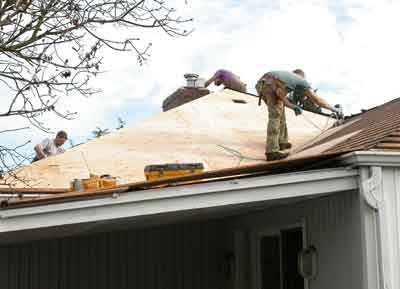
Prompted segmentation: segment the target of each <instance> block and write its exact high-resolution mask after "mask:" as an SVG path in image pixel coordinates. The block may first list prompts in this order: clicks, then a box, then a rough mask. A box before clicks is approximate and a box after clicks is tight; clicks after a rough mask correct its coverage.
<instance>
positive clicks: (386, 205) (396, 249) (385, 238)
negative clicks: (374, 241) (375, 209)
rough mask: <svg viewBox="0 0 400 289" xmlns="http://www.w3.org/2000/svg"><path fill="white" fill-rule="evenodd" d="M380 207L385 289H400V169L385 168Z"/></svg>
mask: <svg viewBox="0 0 400 289" xmlns="http://www.w3.org/2000/svg"><path fill="white" fill-rule="evenodd" d="M382 177H383V179H382V185H383V187H382V197H381V204H380V207H379V215H380V218H381V220H380V222H381V230H380V231H381V238H382V244H381V248H382V260H383V267H382V271H383V272H382V273H383V276H384V280H383V281H384V288H388V289H395V288H400V169H399V168H395V167H392V168H390V167H385V168H383V174H382Z"/></svg>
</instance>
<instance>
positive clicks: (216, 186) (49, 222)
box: [0, 168, 358, 232]
mask: <svg viewBox="0 0 400 289" xmlns="http://www.w3.org/2000/svg"><path fill="white" fill-rule="evenodd" d="M357 176H358V170H350V169H345V168H335V169H325V170H315V171H307V172H296V173H289V174H279V175H269V176H262V177H253V178H244V179H237V180H230V181H219V182H212V183H205V184H196V185H186V186H181V187H170V188H162V189H153V190H147V191H140V192H130V193H125V194H121V195H119V196H117V197H106V198H101V199H93V200H86V201H74V202H64V203H59V204H47V205H41V206H36V207H27V208H15V209H7V210H1V211H0V232H9V231H18V230H26V229H34V228H44V227H52V226H60V225H69V224H78V223H86V222H97V221H103V220H112V219H120V218H132V217H138V216H149V215H156V214H161V213H171V212H178V211H187V210H197V209H205V208H216V207H224V206H231V205H239V204H250V203H253V202H262V201H268V200H276V199H285V198H294V197H307V196H308V197H310V196H315V195H321V194H329V193H335V192H341V191H348V190H355V189H358V182H357Z"/></svg>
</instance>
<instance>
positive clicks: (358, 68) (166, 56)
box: [0, 0, 400, 138]
mask: <svg viewBox="0 0 400 289" xmlns="http://www.w3.org/2000/svg"><path fill="white" fill-rule="evenodd" d="M171 2H172V1H171ZM175 2H176V3H177V5H176V6H177V8H178V9H180V11H181V12H182V13H183V14H184V15H187V16H193V17H194V18H195V21H194V23H193V24H194V26H195V28H196V30H195V32H194V33H193V34H192V35H190V36H189V37H186V38H180V39H179V38H178V39H176V38H168V37H167V36H165V35H164V34H163V33H161V32H156V31H152V32H150V33H145V34H143V35H140V36H141V38H142V39H143V40H144V41H151V42H153V47H152V49H151V55H152V56H151V61H150V62H149V64H148V65H145V66H142V67H139V66H138V64H137V62H136V60H135V57H134V55H132V54H118V53H114V52H110V51H108V52H107V53H106V55H105V56H106V61H105V66H106V69H107V70H108V71H109V72H108V73H106V74H104V75H102V76H99V77H98V79H97V80H96V81H95V82H94V84H95V85H97V86H98V87H100V88H101V89H102V90H103V92H102V93H101V94H99V95H97V96H94V97H92V98H89V99H86V98H82V97H69V98H64V99H63V105H64V106H65V107H68V108H69V109H70V110H72V111H77V112H78V113H79V115H78V117H77V119H76V120H75V121H71V122H65V121H62V120H57V118H53V117H50V118H49V120H50V121H49V123H51V125H52V127H53V129H54V130H57V129H58V128H66V129H67V130H69V131H72V132H73V134H75V135H77V136H81V137H82V136H83V135H85V134H86V135H87V134H88V133H89V131H90V130H91V129H93V128H95V126H96V125H100V126H103V127H107V126H109V125H110V123H109V122H110V118H112V117H110V116H115V119H116V118H117V116H118V112H119V111H120V110H126V109H132V113H135V111H136V110H140V107H133V106H132V103H134V101H135V100H142V101H143V100H145V101H148V102H149V103H152V104H153V105H154V106H157V107H160V105H161V102H162V100H163V99H164V98H165V97H166V96H168V95H169V94H170V93H172V92H173V91H174V90H175V89H176V88H178V87H179V86H180V85H182V84H183V83H184V79H183V74H184V73H186V72H197V73H200V74H202V76H204V77H207V76H210V75H211V74H212V73H213V72H214V71H215V70H216V69H218V68H222V67H223V68H227V69H231V70H232V71H234V72H235V73H237V74H239V75H240V76H241V78H242V79H243V80H245V81H246V82H247V83H248V87H249V88H250V89H252V88H253V87H254V85H255V83H256V81H257V80H258V78H259V77H260V76H261V75H262V74H263V73H265V72H267V71H268V70H277V69H294V68H297V67H300V68H303V69H304V70H305V71H306V73H307V76H308V78H309V80H310V81H311V82H312V83H313V85H314V86H315V87H316V88H320V90H319V92H320V94H321V96H322V97H325V98H326V99H327V100H328V101H329V102H331V103H332V104H335V103H341V104H343V105H344V107H345V109H347V112H357V111H359V110H360V109H361V108H368V107H371V106H375V105H378V104H381V103H383V102H385V101H389V100H391V99H393V98H396V97H397V91H398V88H397V74H398V72H397V71H398V68H399V66H400V58H399V57H398V53H399V51H400V38H399V37H397V30H398V27H400V18H399V17H398V15H399V12H400V3H398V2H397V3H395V1H384V0H362V1H361V0H341V1H334V0H320V1H317V0H315V1H313V0H307V1H305V0H303V1H299V0H296V1H295V0H275V1H265V0H248V1H234V0H221V1H209V0H208V1H189V5H183V1H181V0H179V1H178V0H176V1H175ZM119 33H123V32H121V31H120V32H119ZM131 106H132V107H131ZM0 125H1V123H0ZM39 136H42V135H40V134H39V135H37V138H38V137H39Z"/></svg>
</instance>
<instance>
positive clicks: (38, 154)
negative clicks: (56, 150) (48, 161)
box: [34, 145, 46, 160]
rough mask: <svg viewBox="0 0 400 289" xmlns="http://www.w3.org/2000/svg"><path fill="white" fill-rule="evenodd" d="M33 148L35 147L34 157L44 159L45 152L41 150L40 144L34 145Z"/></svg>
mask: <svg viewBox="0 0 400 289" xmlns="http://www.w3.org/2000/svg"><path fill="white" fill-rule="evenodd" d="M34 149H35V152H36V157H37V158H38V159H39V160H41V159H44V158H45V157H46V155H45V153H44V151H43V149H42V147H41V146H40V145H36V146H35V147H34Z"/></svg>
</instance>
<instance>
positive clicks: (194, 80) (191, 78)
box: [184, 73, 205, 87]
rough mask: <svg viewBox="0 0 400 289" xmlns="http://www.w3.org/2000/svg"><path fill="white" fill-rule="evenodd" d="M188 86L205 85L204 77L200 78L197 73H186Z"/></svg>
mask: <svg viewBox="0 0 400 289" xmlns="http://www.w3.org/2000/svg"><path fill="white" fill-rule="evenodd" d="M184 77H185V78H186V87H204V83H205V81H204V79H203V78H200V77H199V75H198V74H196V73H186V74H185V75H184Z"/></svg>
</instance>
